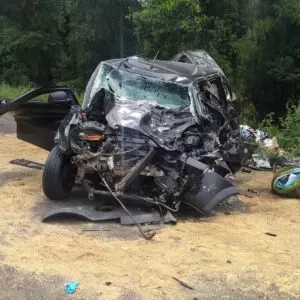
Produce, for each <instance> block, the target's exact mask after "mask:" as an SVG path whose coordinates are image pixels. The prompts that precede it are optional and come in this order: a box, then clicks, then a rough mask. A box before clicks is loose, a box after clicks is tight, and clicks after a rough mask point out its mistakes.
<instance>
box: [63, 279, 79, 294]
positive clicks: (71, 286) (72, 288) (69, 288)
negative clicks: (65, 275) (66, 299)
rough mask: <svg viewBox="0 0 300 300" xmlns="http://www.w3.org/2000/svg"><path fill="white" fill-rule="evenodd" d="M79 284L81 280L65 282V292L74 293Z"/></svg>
mask: <svg viewBox="0 0 300 300" xmlns="http://www.w3.org/2000/svg"><path fill="white" fill-rule="evenodd" d="M78 285H79V281H73V282H68V283H66V284H65V292H66V293H67V294H74V293H75V292H76V289H77V287H78Z"/></svg>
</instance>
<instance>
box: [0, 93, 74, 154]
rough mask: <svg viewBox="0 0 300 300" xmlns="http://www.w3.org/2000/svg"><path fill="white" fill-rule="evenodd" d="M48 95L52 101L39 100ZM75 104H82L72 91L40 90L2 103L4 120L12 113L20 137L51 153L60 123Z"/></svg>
mask: <svg viewBox="0 0 300 300" xmlns="http://www.w3.org/2000/svg"><path fill="white" fill-rule="evenodd" d="M47 94H49V96H48V100H35V99H36V98H37V97H40V96H43V95H47ZM73 105H78V101H77V98H76V96H75V94H74V92H73V90H72V89H70V88H67V87H49V88H39V89H36V90H34V91H32V92H29V93H27V94H25V95H24V96H21V97H19V98H17V99H16V100H14V101H11V102H7V103H5V102H4V103H2V104H1V105H0V117H1V116H2V115H3V114H5V113H11V114H12V115H13V116H14V118H15V120H16V123H17V138H19V139H20V140H23V141H25V142H28V143H30V144H33V145H36V146H38V147H40V148H43V149H45V150H49V151H50V150H51V149H52V148H53V146H54V137H55V134H56V131H57V129H58V127H59V125H60V122H61V120H62V119H63V118H64V117H65V116H66V115H67V114H68V112H69V111H70V108H71V106H73Z"/></svg>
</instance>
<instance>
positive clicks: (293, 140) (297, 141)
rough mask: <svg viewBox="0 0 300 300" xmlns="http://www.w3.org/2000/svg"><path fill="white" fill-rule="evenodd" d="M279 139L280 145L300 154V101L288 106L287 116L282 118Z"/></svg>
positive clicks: (297, 154) (296, 154)
mask: <svg viewBox="0 0 300 300" xmlns="http://www.w3.org/2000/svg"><path fill="white" fill-rule="evenodd" d="M277 140H278V143H279V145H280V147H282V148H284V149H285V150H287V151H289V152H290V153H291V154H292V155H295V156H300V147H299V146H300V101H298V103H297V104H296V105H288V106H287V114H286V116H285V117H283V118H281V119H280V130H279V132H278V134H277Z"/></svg>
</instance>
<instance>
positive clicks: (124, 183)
mask: <svg viewBox="0 0 300 300" xmlns="http://www.w3.org/2000/svg"><path fill="white" fill-rule="evenodd" d="M155 153H156V149H155V148H151V149H150V151H149V152H148V153H147V155H146V156H145V157H144V158H143V159H141V160H140V161H139V162H138V163H137V164H136V165H135V166H134V167H132V168H131V170H130V171H129V173H128V174H127V175H126V176H125V177H124V178H123V179H122V180H121V181H120V182H119V183H117V184H116V185H115V188H116V191H117V192H122V191H124V190H125V189H126V188H127V187H128V186H129V185H130V184H131V183H132V182H133V181H134V179H136V177H137V176H138V175H139V174H140V173H141V171H142V170H143V169H144V168H145V167H146V165H147V164H148V162H149V161H150V160H151V159H152V157H153V156H154V154H155Z"/></svg>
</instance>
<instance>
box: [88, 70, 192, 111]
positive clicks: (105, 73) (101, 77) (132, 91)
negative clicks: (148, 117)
mask: <svg viewBox="0 0 300 300" xmlns="http://www.w3.org/2000/svg"><path fill="white" fill-rule="evenodd" d="M100 88H106V89H109V90H111V91H113V92H114V93H115V94H116V95H117V96H118V99H117V100H118V101H122V100H124V99H130V100H134V101H137V102H148V103H152V104H155V105H160V106H163V107H166V108H176V107H184V106H188V105H190V98H189V91H188V88H187V87H186V86H182V85H178V84H175V83H171V82H165V81H162V80H159V79H156V78H152V77H145V76H142V75H139V74H134V73H131V72H127V71H124V70H120V69H116V68H113V67H112V66H110V65H107V64H102V65H101V67H100V69H99V72H98V74H97V76H96V78H95V81H94V84H93V87H92V91H91V95H90V99H89V100H90V101H91V99H92V98H93V95H95V94H96V92H97V91H98V90H99V89H100Z"/></svg>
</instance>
